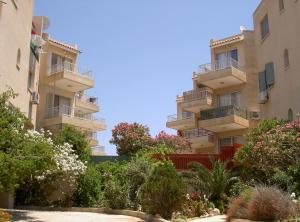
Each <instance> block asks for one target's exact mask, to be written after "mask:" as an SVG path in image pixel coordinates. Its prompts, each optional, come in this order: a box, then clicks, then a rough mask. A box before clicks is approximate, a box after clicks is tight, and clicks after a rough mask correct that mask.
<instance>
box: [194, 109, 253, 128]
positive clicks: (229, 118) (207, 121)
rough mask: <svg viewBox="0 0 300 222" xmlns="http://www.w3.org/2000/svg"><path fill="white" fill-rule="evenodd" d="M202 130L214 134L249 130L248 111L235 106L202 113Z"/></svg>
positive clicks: (200, 124)
mask: <svg viewBox="0 0 300 222" xmlns="http://www.w3.org/2000/svg"><path fill="white" fill-rule="evenodd" d="M198 125H199V127H200V128H203V129H205V130H209V131H212V132H226V131H232V130H241V129H247V128H248V127H249V120H248V119H247V111H246V110H244V109H241V108H239V107H236V106H234V105H229V106H222V107H216V108H212V109H208V110H203V111H201V112H200V121H199V123H198Z"/></svg>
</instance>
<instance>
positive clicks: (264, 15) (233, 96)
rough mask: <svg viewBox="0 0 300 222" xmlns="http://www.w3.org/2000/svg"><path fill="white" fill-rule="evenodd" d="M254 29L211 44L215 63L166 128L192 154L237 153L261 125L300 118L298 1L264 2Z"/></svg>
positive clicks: (196, 78)
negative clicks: (189, 146) (179, 137)
mask: <svg viewBox="0 0 300 222" xmlns="http://www.w3.org/2000/svg"><path fill="white" fill-rule="evenodd" d="M253 23H254V31H247V30H242V32H241V34H239V35H235V36H231V37H228V38H225V39H221V40H211V42H210V47H211V63H209V64H204V65H201V66H199V69H198V71H196V72H194V74H193V78H192V79H193V90H191V91H187V92H184V93H183V95H182V96H178V97H177V100H176V101H177V114H176V115H172V116H169V117H168V121H167V124H166V125H167V127H169V128H172V129H175V130H177V131H178V133H179V134H181V135H183V136H184V137H186V138H187V139H188V140H190V141H191V142H192V148H193V149H192V153H203V154H220V153H222V152H223V151H224V149H225V148H226V147H227V148H228V147H233V148H234V147H239V146H241V145H242V144H243V143H244V139H243V135H244V134H245V133H246V132H247V131H248V129H249V128H250V127H251V126H254V125H255V124H257V122H258V121H259V120H260V119H273V118H277V119H285V120H290V121H292V120H299V118H300V103H299V101H300V99H299V95H300V94H299V92H300V81H299V73H300V63H299V62H298V58H299V57H300V56H298V54H299V52H300V39H299V34H300V33H299V32H300V31H299V27H300V3H299V0H262V1H261V2H260V4H259V5H258V7H257V9H256V10H255V11H254V13H253Z"/></svg>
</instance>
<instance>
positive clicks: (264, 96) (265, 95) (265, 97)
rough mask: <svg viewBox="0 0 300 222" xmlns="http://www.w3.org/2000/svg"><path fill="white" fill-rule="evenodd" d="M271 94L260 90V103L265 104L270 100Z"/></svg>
mask: <svg viewBox="0 0 300 222" xmlns="http://www.w3.org/2000/svg"><path fill="white" fill-rule="evenodd" d="M268 99H269V96H268V92H267V91H261V92H259V103H261V104H264V103H266V102H267V101H268Z"/></svg>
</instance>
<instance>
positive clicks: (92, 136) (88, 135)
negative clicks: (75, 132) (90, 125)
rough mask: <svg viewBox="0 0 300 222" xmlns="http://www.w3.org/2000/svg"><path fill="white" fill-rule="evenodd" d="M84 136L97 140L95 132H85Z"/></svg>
mask: <svg viewBox="0 0 300 222" xmlns="http://www.w3.org/2000/svg"><path fill="white" fill-rule="evenodd" d="M85 136H86V138H88V139H93V140H97V139H98V138H97V132H86V133H85Z"/></svg>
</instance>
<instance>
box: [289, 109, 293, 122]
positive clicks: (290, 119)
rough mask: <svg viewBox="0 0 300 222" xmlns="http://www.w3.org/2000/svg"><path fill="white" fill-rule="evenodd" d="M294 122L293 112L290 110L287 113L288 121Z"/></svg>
mask: <svg viewBox="0 0 300 222" xmlns="http://www.w3.org/2000/svg"><path fill="white" fill-rule="evenodd" d="M293 120H294V114H293V110H292V109H291V108H290V109H289V111H288V121H290V122H292V121H293Z"/></svg>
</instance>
